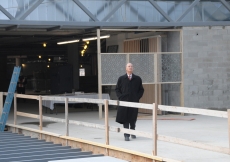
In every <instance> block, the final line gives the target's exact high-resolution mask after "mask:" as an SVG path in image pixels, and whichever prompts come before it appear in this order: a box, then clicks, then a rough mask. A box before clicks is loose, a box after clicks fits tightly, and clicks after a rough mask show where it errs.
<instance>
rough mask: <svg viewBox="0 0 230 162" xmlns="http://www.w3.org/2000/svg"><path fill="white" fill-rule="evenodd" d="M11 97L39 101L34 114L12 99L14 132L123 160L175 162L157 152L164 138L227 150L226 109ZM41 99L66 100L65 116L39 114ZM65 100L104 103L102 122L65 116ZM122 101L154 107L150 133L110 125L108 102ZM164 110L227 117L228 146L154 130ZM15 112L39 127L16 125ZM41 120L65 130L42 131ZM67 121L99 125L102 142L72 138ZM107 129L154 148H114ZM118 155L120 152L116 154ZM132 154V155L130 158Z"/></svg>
mask: <svg viewBox="0 0 230 162" xmlns="http://www.w3.org/2000/svg"><path fill="white" fill-rule="evenodd" d="M1 94H2V96H0V98H2V97H3V95H7V93H1ZM14 97H15V98H14V101H16V99H17V98H27V99H35V100H38V103H39V115H37V114H29V113H25V112H18V111H17V102H14V112H15V113H14V124H7V126H8V127H9V130H11V131H13V132H15V133H21V134H25V135H30V136H35V137H37V138H39V139H45V140H47V141H52V142H54V143H61V144H63V145H64V146H66V145H69V146H73V147H79V148H81V149H83V150H88V151H89V150H91V151H93V152H94V153H103V154H105V155H109V156H114V157H118V158H121V159H125V160H131V161H142V160H146V161H152V160H155V161H168V162H176V161H175V160H172V159H167V158H161V157H158V156H157V141H158V140H161V141H165V142H171V143H176V144H181V145H186V146H190V147H195V148H200V149H204V150H209V151H214V152H219V153H224V154H230V110H228V111H227V112H223V111H216V110H205V109H199V108H187V107H175V106H165V105H156V104H155V103H153V104H144V103H131V102H124V101H116V100H101V99H84V98H70V99H67V98H65V97H51V96H33V95H22V94H16V93H15V95H14ZM42 100H59V101H64V102H65V110H66V111H65V119H59V118H53V117H46V116H44V115H42ZM68 101H76V102H79V101H80V102H86V103H96V104H103V105H104V107H105V125H100V124H94V123H86V122H81V121H72V120H69V119H68ZM118 104H119V105H121V106H128V107H136V108H145V109H150V110H152V111H153V125H152V128H153V132H152V134H150V133H148V132H141V131H138V130H130V129H125V128H118V127H113V126H110V125H109V120H108V113H109V112H108V105H118ZM158 109H159V110H163V111H171V112H181V113H192V114H199V115H206V116H213V117H221V118H226V119H228V128H227V129H228V134H229V146H228V147H220V146H214V145H210V144H204V143H199V142H195V141H189V140H186V139H180V138H175V137H169V136H164V135H159V134H157V129H156V128H157V118H156V114H155V113H156V112H157V110H158ZM17 116H24V117H29V118H34V119H39V123H40V127H39V130H35V129H30V128H26V127H22V126H19V125H17ZM43 120H49V121H56V122H61V123H65V134H64V135H60V134H55V133H51V132H46V131H43V130H42V129H43V126H42V123H43ZM69 123H71V124H75V125H81V126H85V127H91V128H96V129H102V130H105V144H98V143H94V142H91V141H86V140H82V139H77V138H72V137H69ZM109 131H113V132H123V133H129V134H134V135H138V136H142V137H146V138H150V139H152V140H153V144H152V145H153V151H152V155H147V154H141V153H137V152H133V151H128V150H125V149H121V148H117V147H114V146H111V145H110V144H109ZM118 155H119V156H118ZM132 158H135V159H132Z"/></svg>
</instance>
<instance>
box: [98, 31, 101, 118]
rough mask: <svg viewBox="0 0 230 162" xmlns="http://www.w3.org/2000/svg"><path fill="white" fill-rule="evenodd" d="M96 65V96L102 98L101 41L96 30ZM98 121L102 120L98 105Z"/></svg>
mask: <svg viewBox="0 0 230 162" xmlns="http://www.w3.org/2000/svg"><path fill="white" fill-rule="evenodd" d="M97 63H98V96H99V99H101V98H102V87H101V77H102V75H101V39H100V29H97ZM99 119H102V104H99Z"/></svg>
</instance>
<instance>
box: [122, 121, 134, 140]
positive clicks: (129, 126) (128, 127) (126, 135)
mask: <svg viewBox="0 0 230 162" xmlns="http://www.w3.org/2000/svg"><path fill="white" fill-rule="evenodd" d="M123 126H124V128H126V129H133V130H135V127H136V121H133V122H130V123H124V124H123ZM124 136H125V137H130V134H127V133H125V134H124Z"/></svg>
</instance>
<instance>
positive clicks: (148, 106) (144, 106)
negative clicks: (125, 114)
mask: <svg viewBox="0 0 230 162" xmlns="http://www.w3.org/2000/svg"><path fill="white" fill-rule="evenodd" d="M108 101H109V105H115V106H126V107H134V108H140V109H149V110H152V109H153V104H145V103H137V102H125V101H117V100H108Z"/></svg>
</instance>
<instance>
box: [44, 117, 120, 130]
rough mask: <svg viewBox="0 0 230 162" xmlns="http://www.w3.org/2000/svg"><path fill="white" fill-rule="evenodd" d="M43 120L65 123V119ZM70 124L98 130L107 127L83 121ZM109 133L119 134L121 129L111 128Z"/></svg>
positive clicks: (70, 122) (71, 121)
mask: <svg viewBox="0 0 230 162" xmlns="http://www.w3.org/2000/svg"><path fill="white" fill-rule="evenodd" d="M43 120H49V121H54V122H60V123H65V119H60V118H53V117H48V116H43ZM69 124H74V125H78V126H85V127H90V128H97V129H105V126H104V125H101V124H94V123H87V122H81V121H75V120H69ZM109 131H112V132H119V128H118V127H109Z"/></svg>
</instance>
